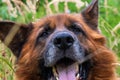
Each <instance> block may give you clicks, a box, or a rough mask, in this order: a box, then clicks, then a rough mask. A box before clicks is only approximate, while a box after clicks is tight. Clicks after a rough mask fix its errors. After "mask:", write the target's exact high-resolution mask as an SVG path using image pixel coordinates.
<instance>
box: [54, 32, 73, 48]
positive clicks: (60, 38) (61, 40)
mask: <svg viewBox="0 0 120 80" xmlns="http://www.w3.org/2000/svg"><path fill="white" fill-rule="evenodd" d="M53 42H54V45H55V46H56V47H58V48H59V49H63V50H65V49H68V48H69V47H71V46H72V45H73V43H74V39H73V37H72V36H71V35H70V34H68V33H61V34H58V35H57V36H56V37H55V38H54V41H53Z"/></svg>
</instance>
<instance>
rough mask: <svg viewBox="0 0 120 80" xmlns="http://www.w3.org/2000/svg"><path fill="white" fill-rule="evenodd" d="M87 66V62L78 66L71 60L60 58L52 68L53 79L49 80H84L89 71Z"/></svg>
mask: <svg viewBox="0 0 120 80" xmlns="http://www.w3.org/2000/svg"><path fill="white" fill-rule="evenodd" d="M88 66H90V65H89V64H88V62H85V63H83V64H78V63H77V62H75V61H74V60H72V59H69V58H62V59H61V60H59V61H58V62H57V63H56V64H55V65H54V67H52V72H53V76H54V79H51V80H86V79H87V77H88V72H89V69H90V68H89V67H88Z"/></svg>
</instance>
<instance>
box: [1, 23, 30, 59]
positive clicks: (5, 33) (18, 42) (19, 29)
mask: <svg viewBox="0 0 120 80" xmlns="http://www.w3.org/2000/svg"><path fill="white" fill-rule="evenodd" d="M31 30H32V24H29V25H23V24H17V23H15V22H10V21H0V40H1V41H2V42H3V43H4V44H5V45H7V46H8V47H9V48H10V49H11V50H12V52H13V54H14V55H15V56H16V57H19V55H20V51H21V49H22V46H23V45H24V43H25V42H26V40H27V38H28V35H29V34H30V31H31Z"/></svg>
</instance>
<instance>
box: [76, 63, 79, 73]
mask: <svg viewBox="0 0 120 80" xmlns="http://www.w3.org/2000/svg"><path fill="white" fill-rule="evenodd" d="M78 71H79V65H78V64H76V72H78Z"/></svg>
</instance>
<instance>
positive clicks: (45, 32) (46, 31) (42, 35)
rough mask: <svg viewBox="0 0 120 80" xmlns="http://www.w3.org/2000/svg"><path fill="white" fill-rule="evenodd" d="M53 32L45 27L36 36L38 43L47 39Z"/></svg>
mask: <svg viewBox="0 0 120 80" xmlns="http://www.w3.org/2000/svg"><path fill="white" fill-rule="evenodd" d="M52 32H53V30H52V29H51V28H50V27H49V26H47V27H45V28H44V29H43V30H42V32H41V33H40V34H39V36H38V39H37V40H38V41H40V40H41V39H45V38H46V37H48V36H49V35H50V34H51V33H52Z"/></svg>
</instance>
